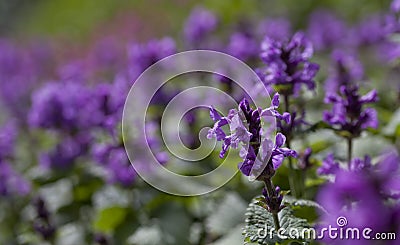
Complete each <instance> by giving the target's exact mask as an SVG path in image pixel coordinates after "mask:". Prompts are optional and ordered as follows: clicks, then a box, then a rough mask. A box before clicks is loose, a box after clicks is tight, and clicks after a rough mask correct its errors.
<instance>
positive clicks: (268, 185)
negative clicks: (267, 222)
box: [264, 179, 280, 231]
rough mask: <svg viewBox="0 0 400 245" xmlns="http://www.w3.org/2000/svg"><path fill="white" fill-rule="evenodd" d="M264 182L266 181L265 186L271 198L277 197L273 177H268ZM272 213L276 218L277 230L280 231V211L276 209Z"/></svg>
mask: <svg viewBox="0 0 400 245" xmlns="http://www.w3.org/2000/svg"><path fill="white" fill-rule="evenodd" d="M264 183H265V187H266V189H267V192H268V196H269V198H270V199H272V198H276V197H275V196H276V192H275V191H274V190H275V188H274V184H273V183H272V180H271V179H266V180H264ZM271 214H272V217H273V219H274V225H275V230H276V231H278V230H279V228H280V225H279V217H278V212H277V211H275V210H271Z"/></svg>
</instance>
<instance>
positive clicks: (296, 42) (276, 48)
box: [258, 32, 319, 96]
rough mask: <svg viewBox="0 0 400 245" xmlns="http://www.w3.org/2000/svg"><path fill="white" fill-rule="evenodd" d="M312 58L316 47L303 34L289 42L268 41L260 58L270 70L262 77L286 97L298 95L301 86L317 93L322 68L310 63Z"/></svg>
mask: <svg viewBox="0 0 400 245" xmlns="http://www.w3.org/2000/svg"><path fill="white" fill-rule="evenodd" d="M312 55H313V47H312V44H311V42H309V41H308V40H307V39H306V37H305V35H304V34H303V33H302V32H297V33H296V34H294V36H293V37H292V38H291V39H290V40H289V41H278V40H274V39H271V38H270V37H266V38H265V39H264V41H263V42H262V44H261V54H260V57H261V59H262V61H263V62H264V63H265V64H266V67H265V68H262V69H259V71H258V73H259V74H260V77H261V78H262V79H263V81H264V82H265V84H266V85H268V86H273V87H274V89H275V90H277V91H278V92H279V93H281V94H282V95H284V96H287V95H293V94H294V95H297V94H298V93H299V92H300V89H301V85H306V86H307V88H308V89H310V90H313V89H314V88H315V81H314V77H315V75H316V73H317V72H318V70H319V65H317V64H315V63H312V62H310V58H311V57H312Z"/></svg>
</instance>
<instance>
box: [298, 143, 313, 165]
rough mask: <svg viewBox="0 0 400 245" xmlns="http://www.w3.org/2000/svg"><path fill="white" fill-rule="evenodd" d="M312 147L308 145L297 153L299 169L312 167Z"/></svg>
mask: <svg viewBox="0 0 400 245" xmlns="http://www.w3.org/2000/svg"><path fill="white" fill-rule="evenodd" d="M311 155H312V149H311V148H310V147H308V148H306V149H305V150H304V151H303V152H301V153H300V154H299V162H298V166H299V168H300V169H301V170H307V169H309V168H310V167H312V165H313V164H312V161H311Z"/></svg>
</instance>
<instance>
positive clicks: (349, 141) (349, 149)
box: [347, 137, 353, 169]
mask: <svg viewBox="0 0 400 245" xmlns="http://www.w3.org/2000/svg"><path fill="white" fill-rule="evenodd" d="M352 151H353V139H352V138H351V137H349V138H347V161H348V162H347V164H348V167H349V169H350V168H351V158H352Z"/></svg>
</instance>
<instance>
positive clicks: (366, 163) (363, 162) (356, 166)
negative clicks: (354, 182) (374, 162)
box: [350, 156, 371, 171]
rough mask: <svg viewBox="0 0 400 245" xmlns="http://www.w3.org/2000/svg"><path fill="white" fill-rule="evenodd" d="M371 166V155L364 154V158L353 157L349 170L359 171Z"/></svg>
mask: <svg viewBox="0 0 400 245" xmlns="http://www.w3.org/2000/svg"><path fill="white" fill-rule="evenodd" d="M370 167H371V157H370V156H365V157H364V159H361V158H358V157H357V158H354V159H352V160H351V162H350V170H351V171H361V170H364V169H367V168H370Z"/></svg>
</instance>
